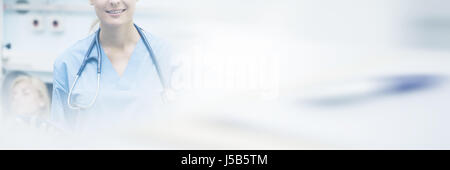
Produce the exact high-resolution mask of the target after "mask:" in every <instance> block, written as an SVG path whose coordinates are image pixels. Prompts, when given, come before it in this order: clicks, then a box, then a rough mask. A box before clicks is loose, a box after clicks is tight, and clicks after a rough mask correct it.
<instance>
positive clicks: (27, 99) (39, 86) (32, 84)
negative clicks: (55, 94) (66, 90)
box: [9, 76, 50, 119]
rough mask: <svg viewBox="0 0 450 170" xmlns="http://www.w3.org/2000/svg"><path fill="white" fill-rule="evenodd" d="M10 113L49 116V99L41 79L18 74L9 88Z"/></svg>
mask: <svg viewBox="0 0 450 170" xmlns="http://www.w3.org/2000/svg"><path fill="white" fill-rule="evenodd" d="M9 98H10V100H9V101H10V113H11V114H14V115H15V116H33V117H34V116H37V117H40V118H43V119H46V118H48V116H49V114H50V113H49V107H50V99H49V96H48V91H47V88H46V86H45V84H44V82H42V81H41V80H39V79H37V78H34V77H31V76H19V77H17V78H16V79H15V80H14V81H13V82H12V84H11V88H10V95H9Z"/></svg>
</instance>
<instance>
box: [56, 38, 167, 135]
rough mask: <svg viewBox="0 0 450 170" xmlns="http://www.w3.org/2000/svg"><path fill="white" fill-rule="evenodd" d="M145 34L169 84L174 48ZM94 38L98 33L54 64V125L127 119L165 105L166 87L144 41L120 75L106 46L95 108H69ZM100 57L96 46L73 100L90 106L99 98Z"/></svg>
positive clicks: (64, 125) (73, 47)
mask: <svg viewBox="0 0 450 170" xmlns="http://www.w3.org/2000/svg"><path fill="white" fill-rule="evenodd" d="M145 35H146V36H147V39H148V41H149V44H150V46H151V47H152V49H153V52H154V54H155V58H156V60H157V62H158V63H159V65H160V71H161V73H162V76H164V77H165V78H164V79H165V80H166V81H169V80H170V76H171V74H170V71H171V68H170V67H171V64H170V62H171V55H170V51H171V50H170V49H169V48H168V46H167V44H166V43H163V41H161V40H159V39H157V38H155V37H153V36H152V35H151V34H149V33H145ZM94 38H95V33H94V34H92V35H90V36H88V37H87V38H85V39H83V40H80V41H78V42H77V43H75V44H74V45H73V46H72V47H70V48H69V49H67V50H66V51H65V52H64V53H63V54H62V55H61V56H59V57H58V58H57V59H56V60H55V62H54V70H53V94H52V106H51V120H52V121H53V123H55V124H57V125H58V126H60V127H64V128H70V129H73V128H77V127H79V126H83V125H86V124H89V123H93V124H96V123H98V122H102V121H104V120H114V119H117V120H122V119H123V118H126V117H128V118H131V117H134V116H136V114H153V112H154V111H155V109H157V108H158V106H161V104H162V99H161V92H162V89H163V88H162V85H161V82H160V80H159V76H158V74H157V72H156V69H155V66H154V64H153V62H152V60H151V58H150V56H149V53H148V51H147V49H146V47H145V44H144V42H143V40H142V38H141V39H140V41H138V43H137V44H136V47H135V49H134V51H133V53H132V55H131V57H130V59H129V61H128V65H127V67H126V69H125V71H124V73H123V74H122V76H119V75H118V73H117V72H116V71H115V69H114V68H113V66H112V64H111V61H110V60H109V58H108V57H107V55H106V54H105V53H104V51H103V48H100V49H101V53H102V59H101V60H102V61H101V62H102V70H101V71H102V73H101V78H100V90H99V94H98V97H97V100H96V101H95V103H94V105H93V107H91V108H89V109H86V110H72V109H70V108H69V107H68V105H67V96H68V93H69V90H70V87H71V86H72V84H73V81H74V79H75V76H76V73H77V72H78V70H79V68H80V66H81V63H82V61H83V58H84V57H85V54H86V51H87V49H88V48H89V45H90V44H91V42H92V40H93V39H94ZM96 58H97V50H96V48H93V50H92V53H91V55H90V58H89V61H88V64H87V65H86V67H85V69H84V71H83V73H82V74H81V76H80V78H79V80H78V82H77V84H76V85H75V88H74V89H73V92H72V98H71V102H73V103H76V104H81V105H83V106H86V105H88V104H89V103H90V102H91V101H92V99H93V98H94V96H95V91H96V89H97V61H96ZM168 83H169V82H166V84H168Z"/></svg>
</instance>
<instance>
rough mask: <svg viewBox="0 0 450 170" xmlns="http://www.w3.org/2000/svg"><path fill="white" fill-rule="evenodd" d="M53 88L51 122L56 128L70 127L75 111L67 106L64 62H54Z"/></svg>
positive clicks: (65, 128)
mask: <svg viewBox="0 0 450 170" xmlns="http://www.w3.org/2000/svg"><path fill="white" fill-rule="evenodd" d="M53 68H54V69H53V90H52V104H51V116H50V119H51V122H52V123H53V124H54V125H56V126H57V127H58V128H62V129H64V130H68V129H71V128H72V127H73V125H74V119H73V117H75V112H74V111H72V110H71V109H70V108H69V107H68V106H67V95H68V93H69V90H68V89H69V88H68V87H69V86H68V79H67V70H66V67H65V65H64V64H62V63H59V62H55V64H54V67H53Z"/></svg>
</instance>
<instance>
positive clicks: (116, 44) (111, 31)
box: [100, 22, 139, 49]
mask: <svg viewBox="0 0 450 170" xmlns="http://www.w3.org/2000/svg"><path fill="white" fill-rule="evenodd" d="M100 28H101V31H100V43H101V44H102V46H104V47H107V48H117V49H123V48H125V47H126V46H128V45H130V44H135V43H136V42H137V41H139V33H138V32H137V30H136V28H135V27H134V24H133V23H132V22H131V23H130V24H124V25H121V26H109V25H106V24H102V23H100Z"/></svg>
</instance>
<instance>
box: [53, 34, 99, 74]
mask: <svg viewBox="0 0 450 170" xmlns="http://www.w3.org/2000/svg"><path fill="white" fill-rule="evenodd" d="M94 37H95V33H92V34H91V35H89V36H87V37H86V38H84V39H81V40H78V41H77V42H76V43H74V44H72V45H71V46H70V47H69V48H67V49H66V50H64V52H63V53H62V54H60V55H59V56H58V57H57V58H56V59H55V61H54V65H55V66H58V65H62V64H67V63H80V64H81V62H82V60H83V58H84V56H85V54H86V51H87V50H88V48H89V46H90V45H91V42H92V40H93V39H94Z"/></svg>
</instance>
